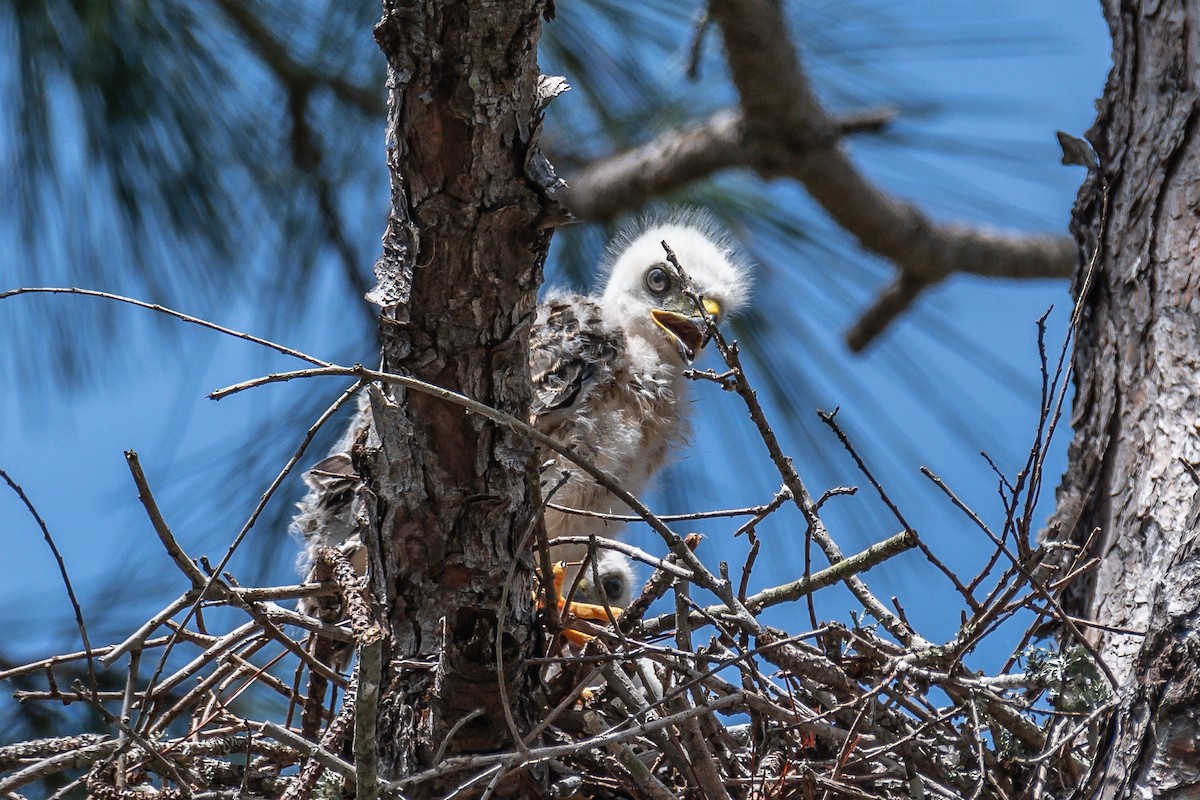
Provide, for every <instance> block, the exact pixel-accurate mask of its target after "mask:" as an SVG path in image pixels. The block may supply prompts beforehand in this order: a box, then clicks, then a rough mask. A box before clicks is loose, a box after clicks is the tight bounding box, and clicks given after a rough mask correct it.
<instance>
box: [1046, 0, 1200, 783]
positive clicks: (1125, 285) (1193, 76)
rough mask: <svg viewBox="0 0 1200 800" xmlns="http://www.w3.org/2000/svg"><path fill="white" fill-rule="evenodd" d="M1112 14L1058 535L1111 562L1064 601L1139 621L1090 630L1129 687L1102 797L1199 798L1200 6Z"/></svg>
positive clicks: (1141, 7)
mask: <svg viewBox="0 0 1200 800" xmlns="http://www.w3.org/2000/svg"><path fill="white" fill-rule="evenodd" d="M1105 14H1106V16H1107V18H1108V21H1109V26H1110V28H1111V32H1112V35H1113V41H1114V54H1113V57H1114V66H1113V71H1112V73H1111V74H1110V76H1109V80H1108V85H1107V86H1106V88H1105V94H1104V97H1103V99H1102V101H1101V102H1100V105H1099V115H1098V118H1097V122H1096V124H1095V126H1094V127H1093V129H1092V130H1091V131H1090V132H1089V138H1090V139H1091V140H1092V142H1093V143H1094V145H1095V147H1096V150H1097V154H1098V155H1099V158H1100V170H1099V176H1093V178H1092V179H1090V180H1089V182H1088V184H1087V185H1085V187H1084V189H1083V190H1082V191H1081V193H1080V196H1079V200H1078V203H1077V206H1076V215H1075V232H1076V235H1077V238H1078V239H1079V241H1080V243H1081V246H1082V250H1083V259H1082V260H1083V266H1082V268H1081V270H1082V271H1081V273H1080V274H1079V275H1078V276H1077V277H1076V280H1075V290H1076V292H1077V293H1078V292H1083V294H1084V302H1083V309H1082V310H1083V314H1082V318H1081V324H1080V329H1079V336H1078V343H1077V345H1076V350H1075V377H1076V388H1077V396H1076V399H1075V410H1074V415H1073V416H1074V418H1073V420H1072V422H1073V425H1074V428H1075V439H1074V442H1073V443H1072V445H1071V449H1070V464H1069V467H1068V472H1067V474H1066V476H1065V477H1064V479H1063V484H1062V486H1061V487H1060V490H1059V510H1058V512H1057V515H1056V518H1055V520H1054V521H1053V523H1052V525H1051V529H1050V532H1049V534H1050V537H1051V538H1055V539H1060V540H1064V541H1068V542H1073V543H1075V544H1077V545H1082V544H1084V543H1085V542H1087V541H1088V540H1089V538H1090V539H1091V543H1090V545H1089V547H1090V551H1091V553H1092V554H1094V555H1096V556H1099V557H1100V559H1101V562H1100V565H1099V568H1098V569H1097V570H1096V571H1095V572H1094V573H1093V574H1092V575H1090V576H1089V577H1088V578H1087V579H1086V580H1085V581H1083V582H1080V583H1079V584H1078V586H1077V587H1076V591H1075V594H1074V595H1073V596H1072V597H1071V605H1072V608H1071V609H1070V610H1072V611H1073V612H1074V613H1078V614H1081V615H1084V616H1087V617H1089V618H1091V619H1093V620H1095V621H1097V622H1100V623H1102V624H1105V625H1110V626H1117V627H1119V628H1125V629H1131V630H1134V631H1139V632H1140V631H1146V635H1145V636H1142V635H1127V634H1122V633H1118V632H1113V631H1105V630H1099V629H1093V630H1092V633H1091V634H1090V635H1092V636H1094V641H1095V642H1096V643H1097V645H1098V646H1099V649H1100V651H1101V653H1102V654H1103V655H1104V657H1105V659H1106V661H1107V663H1108V664H1109V665H1110V666H1111V668H1112V669H1113V672H1114V673H1115V674H1116V676H1117V678H1118V681H1119V683H1120V686H1119V689H1118V692H1119V694H1118V696H1119V697H1120V706H1119V708H1118V710H1117V713H1116V716H1115V718H1114V722H1113V725H1112V727H1111V731H1110V735H1111V737H1112V738H1111V741H1110V748H1109V757H1108V758H1107V759H1106V762H1105V763H1103V764H1101V765H1099V767H1098V774H1097V783H1096V784H1095V792H1096V796H1099V797H1149V796H1170V797H1185V796H1186V797H1196V796H1197V795H1198V793H1200V672H1198V670H1197V663H1198V662H1200V550H1198V549H1197V541H1198V540H1197V536H1198V534H1200V527H1198V520H1200V476H1198V475H1197V473H1196V472H1195V469H1194V467H1196V466H1197V465H1200V436H1198V434H1200V425H1198V421H1200V400H1198V398H1197V393H1198V388H1200V324H1198V322H1197V321H1198V320H1200V294H1198V290H1200V270H1198V269H1197V267H1198V266H1200V264H1198V263H1197V255H1196V254H1197V251H1198V250H1200V131H1198V128H1197V123H1198V120H1200V94H1198V90H1200V86H1198V82H1200V4H1197V3H1196V2H1195V0H1163V1H1162V2H1155V1H1154V0H1145V1H1144V2H1124V3H1120V4H1118V3H1116V2H1113V1H1112V0H1109V2H1106V3H1105ZM1105 186H1107V193H1108V213H1107V220H1105V219H1104V217H1103V211H1102V209H1103V206H1104V193H1105ZM1097 246H1098V247H1099V255H1098V257H1097V258H1096V261H1095V271H1094V274H1093V275H1092V276H1091V277H1090V280H1089V278H1088V276H1087V274H1086V273H1087V264H1088V260H1089V258H1090V257H1091V255H1092V253H1093V252H1094V251H1095V250H1096V247H1097ZM1093 531H1096V534H1095V535H1094V537H1093V536H1092V532H1093Z"/></svg>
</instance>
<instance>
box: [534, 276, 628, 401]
mask: <svg viewBox="0 0 1200 800" xmlns="http://www.w3.org/2000/svg"><path fill="white" fill-rule="evenodd" d="M620 337H621V334H620V332H619V331H613V330H608V329H606V327H605V325H604V322H603V319H602V318H601V316H600V307H599V306H598V305H597V304H596V303H595V302H594V301H592V300H590V299H588V298H586V297H579V296H573V297H565V298H555V299H550V300H547V301H546V302H544V303H543V304H542V305H541V306H539V307H538V316H537V324H535V325H534V327H533V331H532V333H531V335H530V343H529V350H530V355H529V374H530V376H531V380H532V383H533V403H532V405H531V407H530V415H531V416H532V417H533V419H534V420H535V423H536V422H537V421H538V418H540V417H547V416H551V415H558V414H561V413H563V412H566V411H569V410H571V409H573V408H576V407H578V406H579V404H580V403H582V402H583V401H584V400H585V399H586V398H587V395H588V392H590V391H591V389H592V387H594V386H596V385H598V384H603V383H605V382H606V381H608V380H610V379H611V377H612V370H613V364H614V363H615V362H616V358H617V353H618V350H619V348H620V346H621V342H620ZM543 421H545V420H543Z"/></svg>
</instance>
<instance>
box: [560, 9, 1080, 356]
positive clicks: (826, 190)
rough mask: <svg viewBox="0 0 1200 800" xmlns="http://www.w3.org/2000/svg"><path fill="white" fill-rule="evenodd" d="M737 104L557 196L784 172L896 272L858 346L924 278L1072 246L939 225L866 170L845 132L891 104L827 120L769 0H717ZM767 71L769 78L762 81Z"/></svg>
mask: <svg viewBox="0 0 1200 800" xmlns="http://www.w3.org/2000/svg"><path fill="white" fill-rule="evenodd" d="M711 15H712V18H713V20H714V21H716V23H717V24H718V25H719V26H720V27H721V30H722V32H723V35H724V37H725V48H726V52H727V56H728V61H729V67H730V70H731V72H732V74H733V80H734V83H735V85H736V86H737V89H738V92H739V94H740V96H741V110H740V111H730V110H726V111H722V112H720V113H718V114H716V115H714V116H713V117H712V118H710V119H709V120H708V121H706V122H704V123H702V124H700V125H698V126H696V127H694V128H690V129H688V130H685V131H673V132H670V133H667V134H664V135H663V136H660V137H659V138H658V139H656V140H654V141H652V142H650V143H648V144H645V145H642V146H641V147H638V148H635V149H633V150H630V151H627V152H625V153H621V154H618V155H614V156H611V157H609V158H606V159H603V160H601V161H598V162H596V163H595V164H592V165H591V166H589V167H588V168H587V169H585V170H583V171H582V172H580V173H579V174H578V175H575V176H573V177H572V178H571V180H570V183H571V189H570V190H569V191H568V192H567V194H566V204H567V206H568V207H569V208H570V209H571V211H572V213H574V214H575V215H576V216H580V217H584V218H589V219H604V218H609V217H612V216H614V215H615V214H616V213H618V212H619V211H621V210H624V209H628V208H630V207H631V206H635V205H637V204H639V203H641V202H644V201H645V200H647V199H649V198H650V197H652V196H654V195H658V194H661V193H663V192H666V191H670V190H671V189H675V188H678V187H681V186H684V185H686V184H687V183H689V182H691V181H694V180H697V179H699V178H703V177H705V176H707V175H711V174H713V173H715V172H717V171H719V170H722V169H728V168H730V167H750V168H752V169H754V170H755V171H757V172H758V173H760V174H761V175H763V176H764V177H789V178H793V179H795V180H797V181H799V182H800V183H801V184H803V185H804V187H805V189H806V190H807V191H808V193H809V194H810V195H811V196H812V197H813V199H814V200H816V201H817V202H818V203H820V205H821V207H822V208H824V209H825V211H826V212H827V213H828V214H829V215H830V216H831V217H832V218H833V219H834V221H836V222H837V223H838V224H839V225H840V226H841V227H842V228H844V229H845V230H846V231H847V232H849V233H850V234H851V235H852V236H853V237H854V238H855V239H856V240H857V241H858V242H859V244H861V245H862V246H863V247H864V248H866V249H867V250H870V251H871V252H873V253H875V254H877V255H879V256H882V257H884V258H886V259H888V260H889V261H891V262H892V263H893V264H895V266H896V268H897V269H898V270H899V273H900V274H899V275H898V276H897V277H896V280H895V281H894V282H893V283H892V284H891V285H890V286H889V287H888V288H887V289H885V290H884V292H883V293H882V294H881V295H880V297H879V299H878V300H877V301H876V302H875V303H874V305H872V306H871V307H870V308H869V309H868V310H867V311H865V312H864V313H863V315H862V316H861V317H860V319H859V320H858V322H857V323H855V325H854V326H853V327H852V328H851V329H850V330H849V331H848V332H847V335H846V339H847V343H848V344H849V345H850V347H851V348H852V349H854V350H861V349H863V348H864V347H866V346H867V345H868V344H869V343H870V342H871V341H873V340H874V338H875V337H877V336H878V335H879V334H881V333H882V332H883V331H884V330H885V329H886V328H887V326H888V325H889V324H890V323H891V322H892V321H893V320H894V319H895V318H896V317H897V316H899V315H900V314H901V313H902V312H903V311H904V310H905V309H907V308H908V307H909V306H910V305H911V304H912V302H913V301H914V300H915V299H916V298H917V297H918V296H920V294H921V292H922V291H923V290H924V289H926V288H927V287H929V286H932V285H933V284H936V283H938V282H939V281H941V280H942V279H944V278H946V277H947V276H949V275H951V274H953V273H956V272H965V273H970V274H974V275H984V276H988V277H1003V278H1065V277H1069V276H1070V274H1071V272H1072V270H1073V268H1074V265H1075V253H1076V250H1075V245H1074V243H1073V242H1072V241H1071V240H1070V239H1069V238H1068V237H1065V236H1037V235H1022V234H1018V233H1007V232H1003V231H998V230H989V229H986V228H982V227H978V226H973V225H964V224H954V223H939V222H935V221H933V220H932V219H930V218H929V216H928V215H926V214H925V213H924V212H923V211H921V210H920V209H919V208H917V207H916V206H915V205H913V204H912V203H909V202H906V201H904V200H901V199H899V198H896V197H893V196H892V195H890V194H888V193H887V192H884V191H883V190H881V189H880V188H879V187H878V186H876V185H875V184H874V183H873V182H872V181H871V180H869V179H868V178H867V176H865V175H864V174H863V173H862V172H861V171H860V170H859V169H858V167H857V166H856V165H855V164H854V162H853V161H852V160H851V158H850V156H849V154H848V153H847V152H846V149H845V148H844V147H843V146H842V137H843V135H844V134H845V133H848V132H851V131H855V130H864V129H877V128H878V127H880V126H881V125H883V124H886V121H887V120H888V119H889V118H890V116H891V114H892V112H890V111H886V110H881V111H868V112H862V113H860V114H856V115H853V116H850V117H845V118H841V119H838V118H835V117H834V116H832V115H831V114H830V113H829V112H828V111H826V110H825V108H824V107H823V106H822V105H821V103H820V101H819V99H818V98H817V96H816V93H815V92H814V91H813V87H812V84H811V83H810V82H809V80H808V76H807V74H806V73H805V71H804V69H803V66H802V65H801V63H800V59H799V55H798V54H797V52H796V49H795V47H794V46H793V44H792V42H791V40H790V39H789V38H788V37H787V36H786V35H783V34H782V32H783V31H786V30H787V25H786V20H785V19H784V15H783V12H782V9H781V7H780V4H779V3H778V2H775V1H774V0H715V2H713V3H712V5H711ZM764 76H770V80H764Z"/></svg>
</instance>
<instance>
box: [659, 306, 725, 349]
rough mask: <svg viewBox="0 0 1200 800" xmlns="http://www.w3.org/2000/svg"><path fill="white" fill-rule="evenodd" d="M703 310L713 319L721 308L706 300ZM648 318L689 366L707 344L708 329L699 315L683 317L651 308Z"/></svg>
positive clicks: (672, 312)
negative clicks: (669, 340) (663, 333)
mask: <svg viewBox="0 0 1200 800" xmlns="http://www.w3.org/2000/svg"><path fill="white" fill-rule="evenodd" d="M704 310H705V311H707V312H708V313H709V314H711V315H713V316H714V317H715V316H717V315H719V314H720V313H721V306H720V305H718V304H717V303H716V301H713V300H709V299H707V298H706V299H705V300H704ZM650 317H651V318H652V319H653V320H654V324H656V325H658V327H660V328H662V329H663V330H664V331H665V332H666V333H667V334H668V335H670V337H671V342H672V344H674V345H675V349H676V350H678V351H679V356H680V358H682V359H683V360H684V361H686V362H687V363H689V364H690V363H692V361H693V360H694V359H695V358H696V355H697V354H698V353H699V352H700V350H701V349H703V347H704V345H705V344H706V343H707V342H708V328H707V326H706V325H705V324H704V317H702V316H700V315H699V314H696V315H695V316H690V317H685V316H684V315H683V314H676V313H675V312H674V311H664V310H662V309H661V308H653V309H651V310H650Z"/></svg>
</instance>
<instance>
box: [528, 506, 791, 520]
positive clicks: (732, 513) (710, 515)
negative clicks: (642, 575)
mask: <svg viewBox="0 0 1200 800" xmlns="http://www.w3.org/2000/svg"><path fill="white" fill-rule="evenodd" d="M773 503H774V501H772V503H766V504H763V505H760V506H746V507H745V508H725V509H717V510H714V511H693V512H691V513H690V514H660V515H659V517H658V518H659V519H661V520H662V521H663V522H692V521H694V520H700V519H724V518H726V517H756V516H759V515H760V514H764V513H767V512H769V511H770V510H771V508H772V504H773ZM548 507H549V508H552V509H554V510H555V511H561V512H563V513H564V514H570V515H572V516H576V517H589V518H591V519H603V520H608V521H610V522H641V521H642V518H641V517H639V516H636V515H633V514H605V513H604V512H602V511H586V510H584V509H582V508H570V507H569V506H560V505H558V504H557V503H550V504H549V505H548ZM774 507H775V508H778V507H779V506H778V505H776V506H774Z"/></svg>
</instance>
